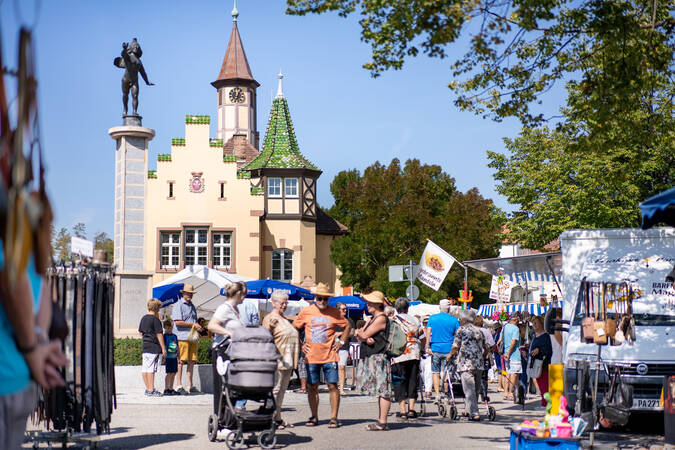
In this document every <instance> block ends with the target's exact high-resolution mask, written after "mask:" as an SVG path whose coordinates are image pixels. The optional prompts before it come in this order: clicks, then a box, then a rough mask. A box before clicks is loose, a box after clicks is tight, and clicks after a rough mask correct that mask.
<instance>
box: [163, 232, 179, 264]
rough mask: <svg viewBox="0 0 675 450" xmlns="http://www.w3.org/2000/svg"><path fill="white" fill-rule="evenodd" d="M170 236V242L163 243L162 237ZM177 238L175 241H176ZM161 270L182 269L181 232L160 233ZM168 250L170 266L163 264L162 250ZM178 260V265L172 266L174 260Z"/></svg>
mask: <svg viewBox="0 0 675 450" xmlns="http://www.w3.org/2000/svg"><path fill="white" fill-rule="evenodd" d="M164 235H169V242H163V241H162V237H163V236H164ZM174 238H175V241H174ZM159 244H160V249H159V268H160V269H178V268H180V231H160V232H159ZM165 248H168V249H169V254H168V255H166V257H167V258H169V264H162V258H163V257H164V255H162V249H165ZM174 258H176V264H172V262H173V259H174Z"/></svg>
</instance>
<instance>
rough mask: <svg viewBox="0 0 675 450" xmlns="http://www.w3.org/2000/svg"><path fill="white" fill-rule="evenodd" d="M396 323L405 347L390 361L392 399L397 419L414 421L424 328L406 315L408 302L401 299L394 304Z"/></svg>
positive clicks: (417, 321)
mask: <svg viewBox="0 0 675 450" xmlns="http://www.w3.org/2000/svg"><path fill="white" fill-rule="evenodd" d="M394 308H396V315H394V317H393V320H394V321H396V322H397V323H398V324H399V325H400V326H401V328H403V331H405V333H406V345H405V349H404V350H403V354H402V355H401V356H397V357H396V358H393V359H392V360H391V376H392V384H393V389H394V398H395V400H396V401H397V402H398V404H399V407H400V411H399V412H398V413H397V414H396V415H397V417H399V418H401V419H403V420H406V419H416V418H417V412H416V411H415V400H416V398H417V382H418V379H419V376H418V372H419V370H420V354H421V348H422V345H424V344H425V335H424V328H423V327H422V323H421V322H420V321H419V320H418V319H417V318H415V317H413V316H411V315H409V314H408V300H407V299H405V298H403V297H401V298H398V299H396V302H394Z"/></svg>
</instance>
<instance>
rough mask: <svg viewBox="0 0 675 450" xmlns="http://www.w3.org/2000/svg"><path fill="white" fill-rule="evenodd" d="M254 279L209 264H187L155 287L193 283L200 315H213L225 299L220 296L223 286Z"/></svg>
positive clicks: (193, 300) (193, 301)
mask: <svg viewBox="0 0 675 450" xmlns="http://www.w3.org/2000/svg"><path fill="white" fill-rule="evenodd" d="M252 279H253V278H250V277H245V276H242V275H237V274H236V273H227V272H221V271H220V270H216V269H212V268H210V267H207V266H187V267H186V268H185V269H183V270H181V271H180V272H178V273H177V274H175V275H173V276H171V277H169V278H167V279H165V280H163V281H162V282H160V283H157V284H156V285H154V286H153V288H155V287H159V286H165V285H167V284H176V283H184V284H185V283H187V284H191V285H192V286H194V289H195V291H196V292H195V295H194V296H193V297H192V303H193V304H194V305H195V307H196V308H197V311H198V313H200V316H201V315H205V316H211V314H213V312H214V311H215V310H216V308H217V307H218V306H219V305H220V304H221V303H222V302H223V300H224V298H220V297H221V295H220V289H221V288H224V287H225V286H227V285H228V284H232V283H235V282H237V281H251V280H252ZM201 313H208V314H201Z"/></svg>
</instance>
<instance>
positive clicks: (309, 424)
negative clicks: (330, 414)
mask: <svg viewBox="0 0 675 450" xmlns="http://www.w3.org/2000/svg"><path fill="white" fill-rule="evenodd" d="M318 424H319V419H318V418H317V417H316V416H312V417H310V418H309V419H307V422H306V423H305V426H306V427H315V426H317V425H318Z"/></svg>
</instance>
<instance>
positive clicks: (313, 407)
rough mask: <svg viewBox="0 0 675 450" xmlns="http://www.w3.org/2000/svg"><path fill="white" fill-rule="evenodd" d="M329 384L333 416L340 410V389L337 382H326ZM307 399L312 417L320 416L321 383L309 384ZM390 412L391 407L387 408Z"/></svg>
mask: <svg viewBox="0 0 675 450" xmlns="http://www.w3.org/2000/svg"><path fill="white" fill-rule="evenodd" d="M326 384H327V385H328V392H329V396H330V411H331V418H333V417H337V416H338V411H339V410H340V391H339V390H338V386H337V384H335V383H326ZM307 400H308V401H309V409H310V411H311V412H312V417H319V383H316V384H308V385H307ZM387 412H389V409H387Z"/></svg>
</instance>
